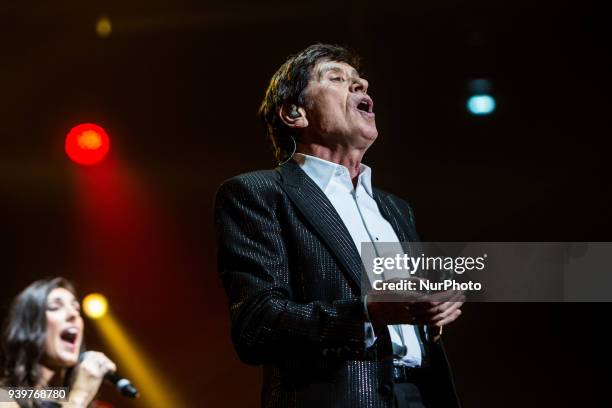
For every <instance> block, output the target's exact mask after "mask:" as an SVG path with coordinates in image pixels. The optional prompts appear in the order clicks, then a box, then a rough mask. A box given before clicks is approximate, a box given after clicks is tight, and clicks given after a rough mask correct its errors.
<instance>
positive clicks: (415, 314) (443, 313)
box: [366, 278, 465, 329]
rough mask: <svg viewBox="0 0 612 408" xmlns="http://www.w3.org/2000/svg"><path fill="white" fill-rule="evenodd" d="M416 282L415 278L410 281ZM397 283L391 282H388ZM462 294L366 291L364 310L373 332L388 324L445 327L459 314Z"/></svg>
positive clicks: (456, 292)
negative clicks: (365, 309) (366, 311)
mask: <svg viewBox="0 0 612 408" xmlns="http://www.w3.org/2000/svg"><path fill="white" fill-rule="evenodd" d="M411 279H416V278H411ZM394 281H399V279H392V280H389V282H394ZM464 302H465V295H464V294H463V292H460V291H444V292H437V293H434V294H425V293H422V292H416V291H381V290H371V291H370V292H368V297H367V305H366V307H367V309H368V314H369V315H370V320H371V321H372V325H373V326H374V328H375V329H379V328H381V327H382V326H386V325H389V324H415V325H427V326H433V327H442V326H445V325H447V324H449V323H451V322H453V321H454V320H456V319H457V318H458V317H459V316H460V315H461V309H460V308H461V306H462V305H463V303H464Z"/></svg>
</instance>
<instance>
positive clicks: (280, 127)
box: [259, 43, 360, 162]
mask: <svg viewBox="0 0 612 408" xmlns="http://www.w3.org/2000/svg"><path fill="white" fill-rule="evenodd" d="M321 60H325V61H337V62H345V63H347V64H349V65H351V66H352V67H353V68H355V69H356V70H357V71H359V69H360V66H359V65H360V63H359V56H358V55H357V54H354V53H353V52H352V51H350V50H348V49H347V48H345V47H341V46H339V45H331V44H320V43H319V44H313V45H311V46H310V47H308V48H306V49H304V50H302V51H300V52H299V53H297V54H295V55H292V56H290V57H289V58H288V59H287V61H285V63H284V64H283V65H281V67H280V68H279V69H278V71H276V73H275V74H274V75H273V76H272V79H271V80H270V85H268V89H267V90H266V96H265V97H264V100H263V102H262V103H261V107H260V108H259V117H260V119H261V120H262V121H263V123H264V125H265V128H266V133H267V134H268V137H269V138H270V142H271V143H272V149H273V152H274V156H275V157H276V159H277V160H278V161H279V162H280V161H282V160H283V158H284V156H288V155H289V154H291V151H292V149H293V143H292V142H291V139H290V136H291V129H290V128H288V127H287V126H286V125H285V124H284V123H283V121H282V120H281V119H280V117H279V116H278V112H279V110H280V108H281V107H282V106H283V105H285V104H294V105H297V106H304V103H305V93H304V90H305V89H306V86H307V85H308V82H309V81H310V74H311V71H312V68H313V67H314V66H315V65H316V64H317V62H319V61H321ZM294 137H295V136H294Z"/></svg>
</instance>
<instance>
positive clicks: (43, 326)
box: [0, 278, 116, 408]
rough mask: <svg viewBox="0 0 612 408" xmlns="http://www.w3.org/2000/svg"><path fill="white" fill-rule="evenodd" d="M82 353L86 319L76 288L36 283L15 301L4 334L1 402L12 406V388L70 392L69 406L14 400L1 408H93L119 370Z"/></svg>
mask: <svg viewBox="0 0 612 408" xmlns="http://www.w3.org/2000/svg"><path fill="white" fill-rule="evenodd" d="M82 351H83V318H82V317H81V313H80V305H79V301H78V300H77V298H76V294H75V290H74V287H73V286H72V284H71V283H70V282H68V281H66V280H65V279H63V278H54V279H45V280H39V281H36V282H34V283H32V284H31V285H30V286H28V287H27V288H25V289H24V290H23V291H22V292H21V293H20V294H19V295H18V296H17V297H16V298H15V300H14V301H13V304H12V306H11V309H10V312H9V316H8V319H7V323H6V327H5V330H4V333H3V335H2V351H1V357H2V358H1V362H2V371H1V372H0V387H1V388H0V396H2V398H1V399H0V401H10V398H8V397H9V393H8V391H7V388H9V387H29V388H32V387H33V388H42V387H69V392H68V395H67V401H65V400H64V401H63V402H61V401H59V400H40V399H38V400H32V399H29V400H28V399H16V398H13V402H0V407H3V408H4V407H6V408H9V407H14V408H17V407H22V408H23V407H28V408H34V407H36V408H38V407H61V406H64V407H70V408H81V407H91V406H92V405H91V404H92V401H93V399H94V397H95V395H96V393H97V392H98V388H100V384H101V382H102V379H103V377H104V375H105V374H106V373H107V372H109V371H115V370H116V367H115V364H114V363H113V362H112V361H111V360H109V359H108V357H106V356H105V355H104V354H102V353H99V352H94V351H89V352H87V353H84V354H83V355H82V357H81V358H80V359H79V356H81V352H82ZM2 394H3V395H2ZM13 396H14V394H13Z"/></svg>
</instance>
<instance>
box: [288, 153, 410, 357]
mask: <svg viewBox="0 0 612 408" xmlns="http://www.w3.org/2000/svg"><path fill="white" fill-rule="evenodd" d="M294 160H295V161H296V162H297V163H298V165H299V166H300V167H301V168H302V170H304V172H305V173H306V174H307V175H308V176H309V177H310V178H311V179H312V180H313V181H314V182H315V184H316V185H317V186H319V188H320V189H321V190H322V191H323V192H324V193H325V195H326V196H327V198H328V199H329V201H330V202H331V203H332V205H333V206H334V208H335V209H336V212H338V214H339V215H340V218H341V219H342V221H343V222H344V225H345V226H346V228H347V229H348V231H349V233H350V234H351V238H353V241H354V242H355V247H356V248H357V251H358V252H359V254H361V243H362V242H399V239H398V237H397V234H396V233H395V231H394V230H393V227H391V224H389V222H388V221H387V220H386V219H385V218H384V217H383V216H382V214H381V213H380V210H379V209H378V205H377V204H376V201H375V200H374V195H373V193H372V180H371V177H372V170H371V169H370V167H368V166H366V165H365V164H361V165H360V169H359V176H358V178H357V187H353V182H352V180H351V177H350V173H349V171H348V169H347V168H346V167H344V166H342V165H340V164H337V163H332V162H329V161H327V160H323V159H320V158H318V157H314V156H309V155H305V154H302V153H296V154H295V155H294ZM364 329H365V331H366V347H370V346H372V345H373V344H374V342H375V341H376V337H375V336H374V332H373V330H372V325H371V324H370V323H366V324H365V327H364ZM388 329H389V333H390V335H391V341H392V342H393V343H395V345H398V346H406V349H407V351H406V354H405V355H404V356H402V357H401V359H400V363H401V364H402V365H407V366H410V367H418V366H420V365H421V359H422V351H421V346H420V343H419V340H418V338H417V335H416V332H415V328H414V327H413V326H412V325H408V324H405V325H401V326H399V325H398V326H388ZM398 330H401V333H402V335H403V344H402V339H401V338H400V334H399V333H398ZM394 348H395V347H394Z"/></svg>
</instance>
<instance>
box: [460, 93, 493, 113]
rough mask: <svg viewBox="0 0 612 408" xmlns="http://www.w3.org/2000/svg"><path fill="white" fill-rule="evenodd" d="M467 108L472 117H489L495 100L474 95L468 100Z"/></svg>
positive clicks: (490, 97) (485, 96) (486, 96)
mask: <svg viewBox="0 0 612 408" xmlns="http://www.w3.org/2000/svg"><path fill="white" fill-rule="evenodd" d="M467 108H468V110H469V111H470V113H471V114H473V115H478V116H484V115H490V114H491V113H493V111H494V110H495V99H494V98H493V97H492V96H491V95H474V96H471V97H470V98H469V99H468V101H467Z"/></svg>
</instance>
